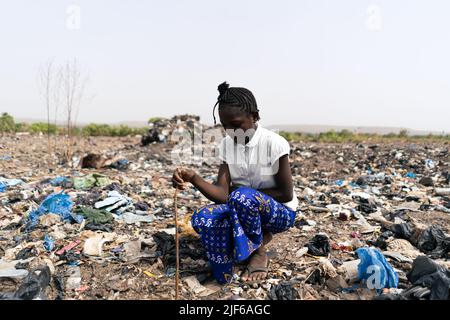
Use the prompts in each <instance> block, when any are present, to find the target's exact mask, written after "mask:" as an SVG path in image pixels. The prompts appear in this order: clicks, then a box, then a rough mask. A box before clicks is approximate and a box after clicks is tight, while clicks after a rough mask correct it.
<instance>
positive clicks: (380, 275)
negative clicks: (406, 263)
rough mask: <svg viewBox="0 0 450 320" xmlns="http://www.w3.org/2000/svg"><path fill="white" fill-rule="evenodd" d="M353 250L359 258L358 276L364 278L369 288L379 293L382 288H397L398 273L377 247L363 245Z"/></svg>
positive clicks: (360, 278)
mask: <svg viewBox="0 0 450 320" xmlns="http://www.w3.org/2000/svg"><path fill="white" fill-rule="evenodd" d="M355 252H356V254H357V255H358V257H359V259H360V260H361V262H360V263H359V265H358V278H359V280H366V284H367V287H368V288H369V289H376V290H377V292H378V293H380V292H381V291H382V289H383V288H397V285H398V274H397V272H395V270H394V268H392V266H391V265H390V264H389V262H387V261H386V258H385V257H384V256H383V254H382V253H381V252H380V251H379V250H378V249H375V248H369V247H364V248H359V249H357V250H356V251H355Z"/></svg>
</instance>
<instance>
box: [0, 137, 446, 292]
mask: <svg viewBox="0 0 450 320" xmlns="http://www.w3.org/2000/svg"><path fill="white" fill-rule="evenodd" d="M139 142H140V139H139V137H129V138H107V137H96V138H83V139H79V140H77V143H76V145H75V147H74V150H73V151H74V165H73V166H72V167H70V166H68V165H67V164H66V163H63V161H62V159H63V152H62V150H63V146H61V145H60V144H59V143H58V144H59V150H57V152H56V154H55V155H54V156H49V154H48V152H47V138H46V137H45V136H3V137H0V156H10V157H11V158H8V159H6V160H0V177H3V178H7V179H22V180H23V181H24V182H25V184H26V185H27V187H23V186H16V187H11V188H9V189H8V190H7V191H5V192H2V193H0V201H1V203H0V204H1V207H0V257H2V256H3V255H5V253H6V252H7V250H8V249H14V248H16V251H14V250H13V251H12V252H13V253H16V254H17V252H18V250H19V249H20V248H21V247H20V245H21V244H22V246H26V245H27V244H31V245H30V247H33V248H34V249H33V250H34V251H33V254H32V257H33V260H32V261H31V262H29V265H28V266H27V268H26V269H28V270H29V271H30V270H31V269H32V268H33V267H36V266H39V265H42V263H46V264H47V265H48V264H51V265H52V266H53V268H54V270H52V272H53V273H52V281H51V282H50V284H49V286H48V288H47V289H46V291H45V297H46V299H55V298H56V297H57V296H58V295H59V296H60V298H63V299H79V300H85V299H150V300H153V299H174V297H175V281H174V275H173V268H174V266H175V264H174V259H173V248H172V249H170V250H168V251H167V252H165V253H164V252H163V254H160V255H158V254H156V256H154V257H149V258H145V259H141V260H140V261H138V262H135V263H128V262H125V261H123V259H121V258H120V255H118V254H117V252H113V251H112V250H113V249H114V248H118V247H121V246H123V244H124V243H127V242H129V241H133V240H138V239H147V240H149V241H152V240H151V239H152V238H153V236H154V234H155V233H157V232H161V230H163V229H171V228H173V227H174V207H173V201H172V199H173V193H174V189H173V188H172V186H171V176H172V173H173V170H174V169H175V168H176V165H174V164H173V163H172V161H171V158H170V151H171V146H169V145H166V144H151V145H148V146H141V145H140V143H139ZM448 149H449V146H448V145H447V144H427V145H422V144H403V143H393V144H383V145H380V144H374V143H362V144H318V143H314V144H313V143H294V144H291V155H290V161H291V167H292V174H293V178H294V184H295V192H296V195H297V197H298V199H299V202H300V208H299V209H300V210H299V212H298V214H297V219H296V223H295V226H294V227H293V228H291V229H290V230H288V231H286V232H284V233H281V234H276V235H274V238H273V240H272V242H271V243H270V244H269V246H268V249H269V253H268V254H269V257H270V260H271V264H270V272H269V274H268V276H267V279H266V280H263V281H261V282H260V283H257V284H251V285H250V284H247V283H244V282H242V281H240V280H239V279H238V277H237V278H236V279H235V280H233V281H232V283H230V284H227V285H223V286H221V285H218V284H217V283H216V282H215V281H214V280H213V279H212V277H211V275H210V272H209V267H208V264H207V259H206V256H205V255H204V251H203V249H202V246H201V244H200V241H199V239H198V237H197V235H196V234H195V232H194V231H193V230H192V228H191V226H190V225H189V218H190V215H191V214H192V212H193V210H195V209H196V208H198V207H200V206H203V205H206V204H208V203H209V201H208V200H207V199H206V198H204V197H203V196H202V195H201V194H199V192H198V191H196V190H195V189H194V188H193V187H191V188H188V189H187V190H185V191H180V192H179V195H178V210H179V213H180V220H182V221H183V222H182V228H181V247H182V250H181V266H180V267H181V278H182V281H180V285H181V298H184V299H267V298H269V293H270V292H271V289H273V288H274V287H275V286H276V285H277V284H280V283H284V282H285V281H290V283H291V286H292V287H293V288H294V289H295V291H296V292H297V294H298V296H296V298H297V299H305V300H316V299H336V300H340V299H349V300H366V299H372V298H374V296H375V292H374V290H369V289H367V288H364V287H363V286H360V287H359V288H357V289H355V290H353V291H351V290H350V291H346V290H341V289H339V288H335V287H334V286H333V284H332V283H331V282H330V281H328V280H329V279H330V275H329V274H328V273H327V271H324V270H325V269H324V267H323V266H324V259H325V260H327V261H328V262H330V263H331V265H332V266H333V267H335V268H336V269H339V267H340V266H341V265H342V264H343V263H344V262H346V261H352V260H355V259H357V258H358V257H357V255H356V254H355V252H354V250H355V249H356V248H357V247H361V246H364V245H372V241H376V240H377V239H378V237H379V236H380V234H381V233H382V232H384V231H385V229H384V228H383V226H382V224H380V222H379V221H377V220H376V219H374V218H373V217H372V216H371V215H370V213H369V214H368V213H365V212H361V211H363V210H358V209H359V208H360V207H358V205H359V203H358V201H357V200H355V197H354V196H352V193H356V192H363V193H366V194H368V195H370V197H371V198H373V199H374V203H375V204H374V206H375V207H376V208H375V210H374V211H375V212H377V213H379V214H381V215H382V216H383V217H384V218H385V219H387V220H389V221H391V222H399V220H398V219H400V221H403V222H405V221H414V223H416V224H423V225H425V226H427V227H428V226H432V225H436V226H439V227H441V228H442V229H443V231H444V232H447V233H448V232H449V231H450V214H449V213H448V212H445V210H442V208H448V207H449V203H448V201H449V200H448V197H445V196H439V195H436V188H437V187H441V188H448V187H449V185H448V172H449V154H448ZM88 153H97V154H102V155H104V156H106V157H107V158H114V157H122V158H125V159H127V160H128V161H129V162H130V165H129V167H128V168H127V169H125V170H118V169H114V168H100V169H81V168H80V167H77V166H76V163H78V161H79V160H80V159H81V158H82V157H83V156H84V155H86V154H88ZM427 159H431V160H432V161H433V164H432V165H429V164H428V166H427V162H426V160H427ZM192 167H193V168H194V169H195V170H197V172H198V173H199V174H200V175H202V176H203V177H205V178H207V179H209V180H210V181H212V180H213V179H214V177H215V176H216V174H217V168H216V167H214V166H209V165H206V164H200V163H196V164H193V165H192ZM408 172H412V173H414V174H415V176H414V177H408V176H407V173H408ZM446 172H447V175H446V174H445V173H446ZM90 173H100V174H102V175H105V176H107V177H108V178H109V180H110V184H109V185H111V184H113V183H115V184H116V185H117V186H118V189H119V190H120V193H121V194H124V195H126V196H128V197H129V198H131V199H132V201H133V202H135V203H136V202H144V203H146V204H147V205H148V210H147V211H148V214H153V215H154V216H155V217H156V218H155V219H154V221H152V222H150V223H140V225H135V224H124V223H119V222H117V221H115V222H114V224H113V229H112V232H113V233H114V234H115V237H116V238H117V237H119V238H120V237H121V238H122V239H124V240H123V242H120V241H117V240H114V241H112V242H109V243H105V244H104V245H103V254H102V255H101V256H98V257H89V256H85V255H83V254H82V252H80V257H79V259H78V263H79V268H80V270H81V284H79V286H77V288H75V289H67V288H66V287H65V288H62V289H58V281H57V279H58V278H59V279H62V282H63V283H64V282H65V281H67V279H68V278H69V277H70V275H69V274H68V272H69V271H68V270H69V269H70V268H71V267H70V266H69V265H68V264H67V263H66V262H64V261H63V260H61V259H60V258H59V257H58V256H57V255H56V254H55V252H54V251H56V250H57V249H59V248H62V247H64V246H65V245H67V244H69V243H71V242H73V241H75V240H82V243H81V244H80V245H79V246H78V247H77V248H78V249H79V250H80V251H82V248H83V242H84V241H86V239H87V237H89V234H85V235H84V234H83V233H82V232H83V231H86V230H80V228H79V225H77V224H69V223H63V222H60V223H58V224H56V225H55V226H37V227H36V228H35V229H34V230H33V231H31V232H30V233H29V234H27V235H26V236H25V234H24V230H23V228H21V224H20V221H22V219H23V218H24V217H25V216H26V215H27V214H29V212H30V211H32V210H33V209H35V208H37V207H38V205H39V204H40V203H41V202H42V200H43V199H44V198H45V197H46V196H48V195H49V194H52V193H53V192H56V191H61V190H64V192H66V193H68V194H69V195H70V196H71V198H72V199H73V201H74V203H75V205H79V204H84V205H91V206H92V205H93V204H94V203H95V201H99V200H102V199H105V198H106V194H107V192H108V190H111V189H108V187H93V188H90V189H88V190H76V189H74V188H70V187H69V188H64V187H60V186H52V185H51V184H49V183H48V180H49V179H53V178H55V177H57V176H67V177H75V176H84V175H87V174H90ZM377 174H378V180H373V181H371V180H370V177H369V178H368V179H369V182H368V183H367V185H365V184H361V183H360V184H355V182H356V181H357V179H358V178H360V177H362V176H367V175H368V176H374V175H377ZM380 174H382V175H380ZM386 177H389V179H390V181H389V179H387V178H386ZM422 177H430V178H432V179H433V181H434V186H424V185H422V184H420V183H419V180H420V179H421V178H422ZM446 179H447V180H446ZM337 181H340V182H337ZM352 182H353V183H352ZM25 195H26V196H25ZM89 197H92V198H91V199H90V198H89ZM372 204H373V203H372ZM330 205H331V206H330ZM332 205H334V206H335V207H333V206H332ZM338 205H343V206H344V208H338V209H336V206H338ZM405 205H406V206H408V208H409V209H404V208H403V209H402V206H405ZM347 207H351V208H353V209H356V211H357V212H358V213H362V215H363V217H364V218H365V221H366V223H367V224H368V225H369V226H371V227H372V228H373V230H372V229H370V228H369V231H367V230H366V229H367V224H366V225H362V224H361V219H359V218H357V217H355V216H349V217H347V218H345V217H344V218H343V217H342V215H341V213H342V210H344V211H345V208H347ZM350 211H351V210H350ZM394 216H395V217H396V218H397V220H396V221H394V219H395V217H394ZM391 219H392V220H391ZM58 228H59V229H58ZM364 228H365V229H364ZM56 229H58V230H60V231H63V232H64V233H65V237H64V238H62V239H58V240H56V242H55V249H54V250H53V251H52V252H48V251H46V250H45V249H44V248H43V246H42V240H43V238H44V236H45V234H47V233H48V232H49V231H50V230H52V231H55V230H56ZM169 233H170V232H169ZM319 233H325V234H326V235H327V236H328V238H329V240H330V243H335V244H337V245H338V244H339V243H346V246H350V249H345V250H343V249H331V251H330V253H328V254H327V255H326V256H325V257H322V259H320V257H317V256H313V255H310V254H308V253H306V254H301V253H299V250H300V249H301V248H303V247H304V246H306V245H307V244H308V242H309V241H310V240H311V239H312V238H313V237H314V236H315V235H317V234H319ZM91 235H92V234H91ZM172 238H173V236H172ZM394 238H395V237H393V238H392V239H390V240H393V239H394ZM158 248H159V247H158ZM122 249H123V247H122ZM122 249H120V248H119V249H118V250H119V251H118V252H120V250H122ZM151 250H153V251H151ZM155 250H156V251H158V250H159V249H157V248H156V246H153V249H150V252H155ZM159 251H160V250H159ZM163 251H164V250H163ZM417 251H418V250H417ZM420 254H425V253H420ZM387 259H388V261H389V262H390V263H391V265H392V266H393V267H394V268H395V270H396V271H397V272H398V274H399V279H400V281H399V286H398V287H399V288H400V289H402V288H403V289H405V288H408V287H409V286H410V285H411V284H410V283H409V282H408V280H407V278H406V274H407V272H408V271H409V270H410V269H411V261H409V262H405V261H403V262H399V261H397V260H395V259H392V258H390V257H388V258H387ZM46 261H47V262H46ZM436 261H439V262H440V263H442V264H447V265H448V260H446V258H445V257H442V258H440V259H436ZM242 267H243V265H242V264H241V265H237V268H238V269H239V268H240V269H241V270H242ZM51 269H52V268H51ZM331 273H332V272H331ZM317 275H318V276H317ZM192 276H195V277H196V279H197V280H198V282H199V284H200V287H196V286H195V285H193V284H192V282H190V281H189V280H186V279H188V278H189V279H191V280H192V278H193V277H192ZM344 278H345V277H344ZM21 281H23V279H21V280H17V279H10V278H7V277H5V278H0V292H14V291H15V289H17V287H18V286H19V285H20V283H21ZM347 285H348V286H350V284H349V283H347ZM272 291H273V290H272Z"/></svg>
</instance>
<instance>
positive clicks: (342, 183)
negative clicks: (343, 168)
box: [334, 179, 345, 187]
mask: <svg viewBox="0 0 450 320" xmlns="http://www.w3.org/2000/svg"><path fill="white" fill-rule="evenodd" d="M344 182H345V181H344V180H341V179H339V180H336V181H335V182H334V184H335V185H337V186H338V187H342V186H343V185H344Z"/></svg>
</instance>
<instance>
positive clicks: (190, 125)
mask: <svg viewBox="0 0 450 320" xmlns="http://www.w3.org/2000/svg"><path fill="white" fill-rule="evenodd" d="M196 125H197V126H201V124H200V116H196V115H189V114H184V115H176V116H173V117H172V118H171V119H165V118H157V119H154V120H152V121H151V122H149V129H148V133H147V134H146V135H144V136H143V137H142V139H141V144H142V145H143V146H146V145H148V144H150V143H170V142H173V141H171V140H172V139H170V137H171V136H172V133H173V131H180V132H183V131H185V130H189V131H190V132H191V133H193V132H194V126H196Z"/></svg>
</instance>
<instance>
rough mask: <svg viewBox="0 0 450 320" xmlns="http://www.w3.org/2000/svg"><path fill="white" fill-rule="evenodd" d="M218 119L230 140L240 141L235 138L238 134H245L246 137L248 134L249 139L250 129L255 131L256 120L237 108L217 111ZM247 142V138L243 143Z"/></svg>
mask: <svg viewBox="0 0 450 320" xmlns="http://www.w3.org/2000/svg"><path fill="white" fill-rule="evenodd" d="M219 117H220V123H221V124H222V126H223V128H224V129H225V131H226V133H227V134H228V135H229V136H230V137H231V138H234V140H235V141H236V140H240V139H239V137H238V136H237V135H238V134H239V132H241V133H244V134H245V133H246V132H247V135H248V133H250V137H251V136H252V135H253V134H251V130H250V129H253V130H255V129H256V120H255V117H254V116H253V114H248V113H247V112H245V111H242V110H240V109H239V108H238V107H232V108H223V109H219ZM248 130H250V131H248ZM248 140H249V139H248V136H247V137H246V138H245V139H244V140H243V143H247V142H248Z"/></svg>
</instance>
